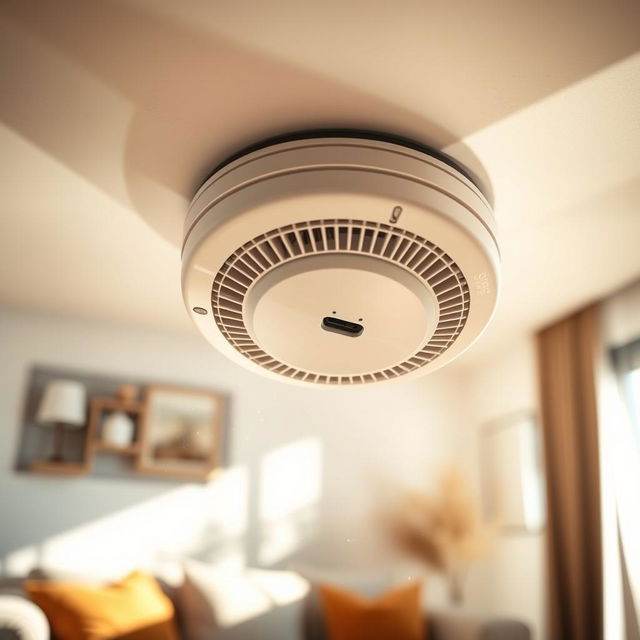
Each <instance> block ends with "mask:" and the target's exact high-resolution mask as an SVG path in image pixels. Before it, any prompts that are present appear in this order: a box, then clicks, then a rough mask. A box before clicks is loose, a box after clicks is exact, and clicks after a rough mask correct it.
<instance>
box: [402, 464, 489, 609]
mask: <svg viewBox="0 0 640 640" xmlns="http://www.w3.org/2000/svg"><path fill="white" fill-rule="evenodd" d="M390 525H391V532H392V535H393V538H394V540H395V542H396V544H397V545H398V546H400V548H401V549H402V550H403V551H405V552H406V553H408V554H410V555H411V556H413V557H415V558H416V559H418V560H420V561H421V562H422V563H424V564H426V565H427V566H428V567H430V568H431V569H433V570H435V571H437V572H439V573H442V574H444V575H445V576H446V577H447V578H448V579H449V582H450V588H451V597H452V600H454V601H455V602H459V601H460V600H461V599H462V592H461V581H462V577H463V575H464V573H465V572H466V571H467V569H468V567H469V565H470V564H471V563H472V562H473V560H475V559H477V558H479V557H481V556H483V555H485V554H486V553H487V552H488V551H489V548H490V542H491V539H492V538H493V535H494V530H495V528H494V527H492V526H490V525H488V524H486V523H484V522H483V521H482V519H481V518H480V516H479V513H478V508H477V504H476V501H475V499H474V496H473V494H472V492H471V489H470V487H469V483H468V482H467V480H466V477H465V475H464V474H463V473H462V472H461V471H460V470H459V469H457V468H454V467H452V468H449V469H447V470H446V471H445V472H444V473H442V475H441V476H440V478H439V480H438V485H437V491H436V492H434V493H433V494H429V493H427V492H418V491H412V492H408V493H406V494H405V495H404V496H403V497H402V499H401V501H400V504H399V507H398V508H397V509H396V510H395V513H394V515H393V516H392V518H391V519H390Z"/></svg>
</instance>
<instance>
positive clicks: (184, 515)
mask: <svg viewBox="0 0 640 640" xmlns="http://www.w3.org/2000/svg"><path fill="white" fill-rule="evenodd" d="M247 504H248V476H247V470H246V468H243V467H233V468H230V469H229V470H227V471H224V472H222V473H220V474H219V476H217V478H216V479H215V480H213V481H212V482H210V483H208V484H206V485H185V486H182V487H180V488H178V489H173V490H171V491H168V492H167V493H165V494H163V495H161V496H159V497H156V498H153V499H151V500H148V501H145V502H143V503H140V504H137V505H134V506H132V507H128V508H126V509H123V510H122V511H118V512H116V513H113V514H110V515H108V516H105V517H103V518H100V519H99V520H95V521H93V522H89V523H87V524H84V525H81V526H79V527H75V528H74V529H71V530H69V531H65V532H64V533H61V534H58V535H55V536H52V537H50V538H48V539H46V540H44V541H43V542H42V543H41V544H40V545H39V546H38V547H37V548H36V547H35V546H34V547H26V548H24V549H20V550H17V551H15V552H12V553H11V554H8V555H7V556H6V558H5V570H6V571H7V573H9V571H11V573H12V574H14V575H16V574H20V575H25V574H26V573H28V572H29V571H30V570H31V569H34V568H36V567H40V568H43V569H45V570H49V571H53V572H62V573H69V574H83V575H84V574H91V575H93V576H95V577H96V578H98V579H117V578H119V577H121V576H122V575H123V574H125V573H127V572H129V571H131V570H133V569H136V568H144V569H148V570H150V571H153V572H155V573H157V574H159V575H161V576H162V577H164V578H166V579H168V580H169V581H176V580H178V579H179V578H180V576H181V568H180V562H179V561H180V559H181V558H182V557H184V556H186V555H189V554H200V553H203V552H204V551H211V550H214V549H218V548H219V549H222V548H224V547H225V546H228V544H230V543H231V541H232V540H233V539H234V538H237V537H238V536H241V535H242V534H244V532H245V531H246V527H247V522H248V514H247V509H248V506H247ZM235 552H236V553H237V552H238V551H237V548H236V549H235Z"/></svg>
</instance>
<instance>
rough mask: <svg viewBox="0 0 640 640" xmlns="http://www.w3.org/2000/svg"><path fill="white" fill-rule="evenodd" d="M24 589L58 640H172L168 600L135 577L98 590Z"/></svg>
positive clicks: (148, 580) (150, 581) (52, 585)
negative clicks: (45, 618)
mask: <svg viewBox="0 0 640 640" xmlns="http://www.w3.org/2000/svg"><path fill="white" fill-rule="evenodd" d="M24 589H25V591H26V592H27V593H28V594H29V597H30V598H31V599H32V600H33V601H34V602H35V603H36V604H37V605H38V606H39V607H40V608H41V609H42V610H43V611H44V612H45V614H46V615H47V618H48V619H49V622H50V624H51V627H52V628H53V631H54V633H55V635H56V636H57V637H58V638H60V640H103V639H104V640H106V639H107V638H109V639H110V640H116V639H118V640H125V639H126V640H178V633H177V631H176V628H175V623H174V613H175V612H174V609H173V604H172V603H171V600H169V598H167V596H166V595H165V594H164V593H163V592H162V589H161V588H160V585H159V584H158V583H157V581H156V579H155V578H154V577H153V576H150V575H148V574H146V573H142V572H141V571H136V572H134V573H132V574H131V575H129V576H127V577H126V578H124V579H123V580H121V581H120V582H118V583H116V584H111V585H107V586H104V587H93V586H86V585H82V584H71V583H63V582H50V581H40V580H27V581H26V582H25V583H24Z"/></svg>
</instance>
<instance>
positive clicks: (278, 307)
mask: <svg viewBox="0 0 640 640" xmlns="http://www.w3.org/2000/svg"><path fill="white" fill-rule="evenodd" d="M182 286H183V294H184V299H185V303H186V306H187V309H188V311H189V313H190V315H191V317H192V318H193V321H194V322H195V324H196V326H197V327H198V329H199V330H200V331H201V332H202V333H203V334H204V336H205V337H206V338H207V340H208V341H209V342H210V343H211V344H213V345H214V346H215V347H216V348H217V349H219V350H220V351H221V352H222V353H223V354H225V355H227V356H228V357H229V358H231V359H232V360H234V361H236V362H238V363H240V364H243V365H245V366H246V367H248V368H250V369H252V370H254V371H256V372H260V373H263V374H265V375H267V376H269V377H271V378H276V379H281V380H285V381H291V382H298V383H300V384H307V385H315V386H318V385H324V386H332V385H333V386H350V385H362V384H369V383H381V382H386V381H391V380H395V379H399V378H402V379H407V378H412V377H415V376H418V375H421V374H424V373H426V372H428V371H433V370H434V369H437V368H439V367H441V366H443V365H444V364H446V363H447V362H450V361H451V360H453V359H454V358H455V357H456V356H458V355H459V354H460V353H461V352H462V351H464V350H465V349H466V348H467V347H468V346H469V345H470V344H471V343H472V342H473V341H474V340H475V339H476V338H477V337H478V336H479V335H480V333H481V332H482V330H483V329H484V328H485V326H486V325H487V323H488V321H489V319H490V317H491V314H492V312H493V309H494V306H495V303H496V295H497V290H498V247H497V243H496V237H495V229H494V220H493V215H492V211H491V207H490V205H489V203H488V202H487V200H486V198H485V197H484V196H483V194H482V192H481V191H480V189H479V188H478V186H477V185H476V184H475V183H474V181H473V180H472V179H471V177H470V176H469V174H468V173H467V172H466V171H465V170H464V169H463V168H462V167H460V166H459V165H458V164H457V163H455V162H454V161H452V160H451V159H450V158H448V157H447V156H444V155H442V154H440V153H437V152H434V151H432V150H429V149H427V148H425V147H422V146H420V145H417V144H415V143H412V142H409V141H406V140H404V139H402V140H401V139H397V138H389V137H388V136H379V135H377V134H375V135H374V134H368V133H367V134H362V133H359V132H357V133H355V132H351V133H343V132H340V133H315V134H308V133H307V134H299V135H295V136H289V137H288V138H286V139H279V140H272V141H270V142H268V143H263V144H260V145H256V146H255V147H253V148H251V149H248V150H246V151H244V152H241V153H239V154H236V155H235V156H233V157H232V158H231V159H229V160H228V161H227V162H225V163H224V164H223V165H221V166H220V167H218V168H217V169H216V170H215V171H214V172H213V174H212V175H211V176H210V177H209V179H208V180H207V181H206V182H205V183H204V184H203V185H202V187H201V188H200V190H199V191H198V192H197V193H196V195H195V197H194V199H193V201H192V203H191V206H190V208H189V212H188V215H187V219H186V222H185V227H184V245H183V272H182Z"/></svg>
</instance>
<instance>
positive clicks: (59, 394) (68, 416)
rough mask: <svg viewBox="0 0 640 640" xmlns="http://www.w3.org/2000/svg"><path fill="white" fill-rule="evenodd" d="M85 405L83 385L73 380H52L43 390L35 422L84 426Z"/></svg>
mask: <svg viewBox="0 0 640 640" xmlns="http://www.w3.org/2000/svg"><path fill="white" fill-rule="evenodd" d="M86 404H87V399H86V392H85V388H84V385H82V384H80V383H79V382H74V381H73V380H54V381H53V382H49V384H47V386H46V388H45V390H44V394H43V396H42V400H41V401H40V406H39V407H38V415H37V420H38V422H43V423H45V424H47V423H51V424H55V423H63V424H65V425H69V426H76V427H81V426H84V424H85V419H86Z"/></svg>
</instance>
